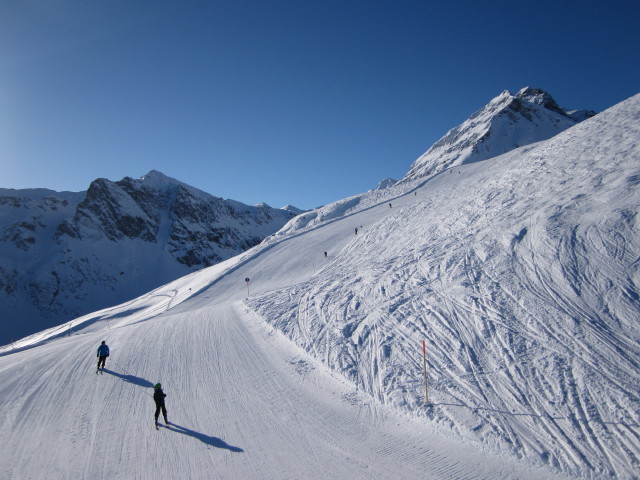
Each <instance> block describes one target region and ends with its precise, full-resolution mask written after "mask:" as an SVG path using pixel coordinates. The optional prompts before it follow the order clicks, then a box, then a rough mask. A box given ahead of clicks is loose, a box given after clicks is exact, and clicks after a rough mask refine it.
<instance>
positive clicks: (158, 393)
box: [153, 383, 169, 429]
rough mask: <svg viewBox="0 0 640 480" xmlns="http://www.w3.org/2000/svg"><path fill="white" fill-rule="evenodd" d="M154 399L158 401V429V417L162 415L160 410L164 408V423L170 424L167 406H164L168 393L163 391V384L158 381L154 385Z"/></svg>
mask: <svg viewBox="0 0 640 480" xmlns="http://www.w3.org/2000/svg"><path fill="white" fill-rule="evenodd" d="M153 389H154V391H153V401H154V402H156V415H155V417H156V429H157V428H158V417H159V416H160V410H162V416H163V417H164V423H165V424H168V423H169V420H167V408H166V407H165V406H164V397H166V396H167V395H166V393H164V392H163V391H162V385H161V384H160V383H156V384H155V386H154V387H153Z"/></svg>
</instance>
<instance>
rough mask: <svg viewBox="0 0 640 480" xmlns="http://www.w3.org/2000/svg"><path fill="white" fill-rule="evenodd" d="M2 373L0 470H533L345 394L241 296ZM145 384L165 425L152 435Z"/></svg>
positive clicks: (229, 473) (117, 473)
mask: <svg viewBox="0 0 640 480" xmlns="http://www.w3.org/2000/svg"><path fill="white" fill-rule="evenodd" d="M106 334H108V336H109V338H110V342H109V343H110V347H111V351H112V355H111V356H110V357H109V359H108V360H107V368H106V369H105V372H104V374H102V375H96V374H95V364H94V361H93V360H92V358H91V357H87V354H86V353H87V351H92V350H93V349H94V347H95V345H97V344H98V343H99V339H100V338H102V337H103V336H104V335H106ZM150 338H153V341H150ZM10 359H11V360H12V361H11V362H9V361H8V360H10ZM0 379H1V383H0V384H1V385H2V387H0V398H1V399H2V405H1V410H0V411H2V413H3V416H2V422H1V423H0V428H1V430H2V432H3V438H4V439H5V440H6V443H5V446H4V448H3V455H2V458H3V462H2V467H1V470H0V476H1V477H2V478H7V479H17V478H45V477H46V478H249V479H251V478H255V479H258V478H378V479H384V478H409V477H415V476H419V477H421V478H447V479H481V478H496V475H497V476H499V477H500V478H530V475H532V474H535V475H536V476H537V475H540V472H538V471H535V473H534V471H532V470H529V469H528V468H527V467H526V466H520V465H514V464H513V463H512V462H510V461H508V460H507V459H501V458H493V459H491V461H487V458H486V456H484V455H482V454H480V453H478V452H477V451H475V450H474V449H472V448H471V447H469V446H467V445H463V444H460V443H458V442H455V441H451V440H447V439H442V438H438V437H437V436H435V435H433V434H432V433H427V431H426V429H425V425H419V424H416V423H415V422H413V421H410V420H408V419H406V418H403V417H398V416H396V414H394V412H392V411H388V409H385V408H384V407H383V406H376V405H372V404H371V403H369V402H367V401H363V400H360V399H357V397H358V396H356V395H354V393H353V390H352V389H351V387H350V386H349V385H348V384H347V383H346V382H344V381H341V380H340V379H338V378H335V377H333V376H331V375H330V374H329V373H328V372H327V371H325V369H324V367H323V366H322V365H320V364H315V363H314V361H313V360H312V359H309V358H307V357H306V355H305V354H304V352H302V351H300V350H298V349H297V348H296V347H294V346H292V345H290V344H288V342H287V341H286V340H285V339H284V338H283V337H282V336H281V335H280V334H279V333H277V332H275V331H273V330H271V329H269V328H268V327H266V326H264V325H263V324H261V323H260V322H258V321H256V319H255V318H254V317H253V315H252V314H251V313H250V312H248V311H246V310H245V307H242V306H241V305H240V304H236V305H233V304H223V305H219V306H210V307H209V308H207V309H206V310H197V311H194V312H184V313H180V314H171V313H167V314H165V315H161V316H158V317H156V318H155V319H153V320H152V321H149V322H143V323H138V324H135V325H130V326H127V327H123V328H118V329H113V330H110V331H107V332H94V333H89V334H86V335H78V336H72V337H69V338H66V339H63V340H59V341H57V342H53V343H51V344H48V345H45V346H41V347H39V348H36V349H31V350H27V351H25V352H21V353H17V354H15V355H13V356H10V357H4V358H3V362H2V369H1V371H0ZM157 381H161V382H162V383H163V385H164V387H165V393H167V399H166V403H167V409H168V416H169V422H170V423H169V424H168V425H166V426H164V425H163V426H161V427H160V431H156V430H155V429H154V428H153V411H154V408H155V407H154V405H153V400H152V397H151V392H152V389H151V387H152V385H153V384H154V383H155V382H157ZM16 391H20V392H23V393H22V395H20V396H16V395H15V392H16ZM341 398H342V400H340V399H341ZM461 459H464V461H462V460H461ZM544 476H546V477H548V478H553V476H552V475H550V474H548V473H547V474H545V475H543V477H544ZM537 478H542V477H539V476H538V477H537Z"/></svg>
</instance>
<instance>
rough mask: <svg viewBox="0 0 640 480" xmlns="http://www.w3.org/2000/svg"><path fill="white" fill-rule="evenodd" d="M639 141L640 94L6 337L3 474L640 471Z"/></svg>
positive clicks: (465, 475)
mask: <svg viewBox="0 0 640 480" xmlns="http://www.w3.org/2000/svg"><path fill="white" fill-rule="evenodd" d="M639 158H640V96H635V97H633V98H631V99H629V100H627V101H625V102H623V103H621V104H619V105H617V106H615V107H613V108H611V109H609V110H607V111H606V112H603V113H601V114H599V115H597V116H595V117H593V118H591V119H589V120H586V121H584V122H583V123H581V124H579V125H577V126H575V127H572V128H570V129H569V130H567V131H565V132H563V133H561V134H559V135H557V136H556V137H554V138H552V139H550V140H547V141H544V142H540V143H538V144H534V145H529V146H527V147H522V148H520V149H518V150H515V151H513V152H510V153H508V154H505V155H502V156H500V157H497V158H493V159H489V160H486V161H482V162H477V163H474V164H470V165H464V166H459V167H455V168H453V169H450V170H447V171H444V172H441V173H439V174H437V175H435V176H433V177H430V178H424V179H421V180H419V181H415V182H414V183H408V182H405V183H401V184H400V185H397V186H395V187H393V188H391V189H388V190H384V191H375V192H369V193H367V194H363V195H361V196H357V197H353V198H350V199H346V200H344V201H341V202H336V203H335V204H332V205H328V206H326V207H323V208H322V209H319V210H317V211H314V212H310V213H308V214H306V215H303V216H299V217H297V218H296V219H294V220H292V222H290V224H289V225H288V226H286V227H285V228H284V229H283V230H281V231H280V232H279V233H278V234H276V235H274V236H272V237H270V238H268V239H266V240H265V241H264V242H263V243H262V244H261V245H259V246H257V247H255V248H253V249H251V250H249V251H247V252H245V253H244V254H242V255H240V256H238V257H235V258H232V259H230V260H228V261H226V262H223V263H221V264H218V265H215V266H213V267H210V268H208V269H204V270H202V271H199V272H196V273H193V274H191V275H189V276H186V277H184V278H181V279H179V280H176V281H174V282H172V283H170V284H167V285H165V286H164V287H161V288H158V289H156V290H154V291H152V292H149V293H148V294H146V295H143V296H141V297H139V298H137V299H135V300H132V301H131V302H128V303H126V304H123V305H119V306H116V307H113V308H109V309H105V310H102V311H99V312H96V313H94V314H91V315H87V316H84V317H81V318H78V319H76V320H73V321H71V322H68V323H66V324H64V325H61V326H60V327H57V328H54V329H50V330H47V331H44V332H41V333H39V334H36V335H32V336H30V337H27V338H25V339H22V340H21V341H18V342H15V343H14V344H12V345H6V346H4V347H2V348H1V349H0V355H1V356H0V438H2V441H3V446H2V450H1V452H0V478H3V479H5V478H6V479H23V478H34V479H36V478H47V479H50V478H87V479H89V478H91V479H95V478H123V479H124V478H126V479H132V478H135V479H147V478H148V479H158V478H194V479H197V478H203V479H204V478H207V479H211V478H246V479H258V478H259V479H265V478H278V479H320V478H345V479H346V478H350V479H352V478H367V479H370V478H374V479H391V478H433V479H495V478H505V479H507V478H508V479H531V478H536V479H552V478H612V477H613V478H623V479H630V478H638V471H639V470H640V413H639V412H640V399H639V396H638V395H639V392H640V380H639V366H640V346H639V339H640V335H639V324H638V318H639V314H640V308H639V307H640V305H639V301H640V300H639V299H640V293H639V292H640V289H639V288H638V285H639V282H640V275H639V267H640V265H639V264H640V261H639V260H640V243H639V242H640V240H639V237H638V212H639V211H640V196H639V195H638V186H639V185H640V161H639ZM355 228H358V233H357V234H355ZM325 252H326V256H325ZM247 279H248V280H249V282H247V281H246V280H247ZM102 340H106V342H107V344H108V345H109V347H110V348H111V356H110V357H109V359H108V360H107V364H106V369H105V371H104V374H102V375H96V373H95V366H96V361H97V359H96V357H95V355H96V350H97V347H98V345H99V344H100V341H102ZM423 340H424V341H425V342H426V346H427V363H428V377H429V391H428V394H429V402H428V403H426V402H425V393H426V392H425V386H424V374H423V363H422V362H423V357H422V350H421V345H422V341H423ZM156 382H160V383H162V385H163V389H164V391H165V393H166V394H167V398H166V403H167V409H168V412H169V422H170V423H169V424H168V425H163V424H161V426H160V430H159V431H156V430H155V428H154V425H153V412H154V410H155V407H154V404H153V400H152V397H151V395H152V392H153V389H152V386H153V384H155V383H156Z"/></svg>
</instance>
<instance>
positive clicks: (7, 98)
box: [0, 0, 640, 208]
mask: <svg viewBox="0 0 640 480" xmlns="http://www.w3.org/2000/svg"><path fill="white" fill-rule="evenodd" d="M638 18H640V2H638V1H636V0H629V1H626V0H614V1H611V2H603V1H588V0H582V1H570V0H566V1H565V0H553V1H546V0H542V1H537V2H518V1H513V0H510V1H502V0H496V1H486V2H479V1H471V0H469V1H465V0H460V1H448V0H447V1H440V2H435V1H426V0H425V1H404V0H394V1H376V0H371V1H351V0H341V1H333V0H323V1H305V0H291V1H283V0H269V1H267V0H262V1H244V0H230V1H215V0H211V1H188V0H185V1H180V2H178V1H163V0H154V1H150V0H149V1H145V0H140V1H131V0H99V1H94V0H57V1H54V0H3V1H2V2H0V187H4V188H32V187H46V188H50V189H53V190H71V191H81V190H85V189H86V188H87V187H88V186H89V183H90V182H91V181H92V180H93V179H95V178H98V177H104V178H108V179H110V180H120V179H121V178H123V177H125V176H130V177H139V176H142V175H144V174H145V173H147V172H148V171H150V170H152V169H156V170H159V171H161V172H163V173H165V174H166V175H169V176H172V177H174V178H177V179H178V180H181V181H183V182H185V183H188V184H190V185H193V186H195V187H198V188H200V189H202V190H204V191H206V192H208V193H211V194H213V195H216V196H219V197H223V198H231V199H234V200H239V201H241V202H244V203H248V204H255V203H258V202H266V203H268V204H270V205H272V206H274V207H281V206H284V205H285V204H293V205H295V206H297V207H300V208H312V207H315V206H318V205H322V204H326V203H329V202H332V201H335V200H339V199H342V198H344V197H347V196H350V195H355V194H357V193H361V192H364V191H366V190H369V189H371V188H374V187H375V186H376V185H377V183H378V182H379V181H381V180H383V179H385V178H388V177H391V178H401V177H402V176H404V174H405V173H406V172H407V171H408V169H409V166H410V165H411V163H413V161H414V160H415V159H416V158H417V157H418V156H420V155H421V154H422V153H423V152H424V151H426V150H427V149H428V148H429V147H430V146H431V145H432V144H433V143H434V142H435V141H436V140H437V139H438V138H440V137H441V136H442V135H444V134H445V133H446V132H447V131H448V130H449V129H450V128H452V127H455V126H456V125H458V124H459V123H461V122H462V121H464V120H465V119H467V118H468V117H469V116H470V115H471V114H472V113H473V112H474V111H475V110H477V109H479V108H481V107H482V106H484V105H485V104H486V103H488V102H489V101H490V100H491V99H492V98H493V97H495V96H497V95H498V94H500V92H502V91H503V90H510V91H512V92H514V93H515V91H517V90H519V89H520V88H522V87H524V86H532V87H537V88H542V89H545V90H547V91H548V92H549V93H551V95H552V96H553V97H554V98H555V99H556V101H557V102H558V103H559V104H560V105H561V106H562V107H565V108H588V109H593V110H598V111H601V110H604V109H606V108H608V107H610V106H612V105H614V104H615V103H618V102H620V101H622V100H624V99H626V98H628V97H630V96H632V95H634V94H636V93H639V92H640V61H639V60H638V52H639V51H640V33H639V32H640V29H639V28H638V26H637V22H638Z"/></svg>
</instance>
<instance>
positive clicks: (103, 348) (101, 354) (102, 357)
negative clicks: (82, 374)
mask: <svg viewBox="0 0 640 480" xmlns="http://www.w3.org/2000/svg"><path fill="white" fill-rule="evenodd" d="M108 356H109V345H107V343H106V342H105V341H104V340H103V341H102V344H101V345H100V346H99V347H98V353H97V354H96V357H98V369H97V370H96V375H97V374H98V372H100V373H102V372H101V371H100V366H101V365H102V371H104V364H105V362H106V361H107V357H108Z"/></svg>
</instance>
